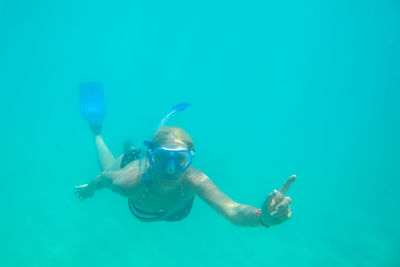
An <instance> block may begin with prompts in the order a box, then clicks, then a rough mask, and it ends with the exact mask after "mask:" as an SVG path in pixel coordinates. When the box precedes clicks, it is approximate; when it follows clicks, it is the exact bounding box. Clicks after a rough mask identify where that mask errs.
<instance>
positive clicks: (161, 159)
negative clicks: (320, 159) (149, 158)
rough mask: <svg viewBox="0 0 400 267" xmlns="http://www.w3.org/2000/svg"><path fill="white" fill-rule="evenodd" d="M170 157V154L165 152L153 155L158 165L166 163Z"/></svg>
mask: <svg viewBox="0 0 400 267" xmlns="http://www.w3.org/2000/svg"><path fill="white" fill-rule="evenodd" d="M169 157H170V155H169V153H168V152H165V151H162V150H160V151H157V152H156V153H154V155H153V161H154V162H156V163H164V162H165V161H166V160H168V159H169Z"/></svg>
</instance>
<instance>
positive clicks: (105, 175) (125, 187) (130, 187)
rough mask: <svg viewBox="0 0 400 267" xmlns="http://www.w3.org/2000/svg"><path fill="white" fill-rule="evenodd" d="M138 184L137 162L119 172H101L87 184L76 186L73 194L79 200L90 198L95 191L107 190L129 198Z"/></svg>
mask: <svg viewBox="0 0 400 267" xmlns="http://www.w3.org/2000/svg"><path fill="white" fill-rule="evenodd" d="M139 183H140V181H139V172H138V162H132V163H131V164H130V166H127V167H126V168H124V169H121V170H114V171H103V172H102V173H101V174H100V175H98V176H97V177H96V178H95V179H94V180H92V181H91V182H89V183H88V184H83V185H79V186H76V187H75V189H76V191H75V194H76V196H77V197H78V198H79V199H80V200H84V199H86V198H88V197H92V196H93V195H94V194H95V193H96V191H99V190H101V189H103V188H108V189H110V190H112V191H114V192H116V193H119V194H121V195H123V196H125V197H130V196H132V194H133V193H134V192H135V188H136V186H137V185H138V184H139Z"/></svg>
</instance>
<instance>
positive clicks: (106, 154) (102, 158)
mask: <svg viewBox="0 0 400 267" xmlns="http://www.w3.org/2000/svg"><path fill="white" fill-rule="evenodd" d="M95 142H96V149H97V155H98V158H99V163H100V168H101V171H104V170H110V169H112V168H114V167H116V165H117V164H118V163H117V162H116V160H115V159H114V156H113V155H112V154H111V151H110V150H109V149H108V147H107V146H106V144H105V143H104V140H103V138H102V137H101V135H96V136H95ZM118 160H119V161H121V160H120V158H118V159H117V161H118Z"/></svg>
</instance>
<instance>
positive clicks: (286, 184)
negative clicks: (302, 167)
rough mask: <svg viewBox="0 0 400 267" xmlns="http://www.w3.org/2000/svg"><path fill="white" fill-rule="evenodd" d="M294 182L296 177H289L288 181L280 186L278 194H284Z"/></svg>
mask: <svg viewBox="0 0 400 267" xmlns="http://www.w3.org/2000/svg"><path fill="white" fill-rule="evenodd" d="M295 180H296V175H294V174H293V175H292V176H290V177H289V179H287V181H286V182H285V183H284V184H283V185H282V187H281V189H280V190H279V192H281V193H282V194H286V192H287V191H288V189H289V187H290V186H291V185H292V183H293V182H294V181H295Z"/></svg>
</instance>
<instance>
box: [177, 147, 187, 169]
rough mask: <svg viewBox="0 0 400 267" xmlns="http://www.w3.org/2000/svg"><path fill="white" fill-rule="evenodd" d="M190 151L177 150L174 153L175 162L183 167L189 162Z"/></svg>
mask: <svg viewBox="0 0 400 267" xmlns="http://www.w3.org/2000/svg"><path fill="white" fill-rule="evenodd" d="M189 156H190V155H189V151H179V152H175V153H174V155H173V158H174V161H175V163H176V164H177V165H178V166H179V167H180V168H181V169H182V168H185V167H186V165H187V164H188V163H189Z"/></svg>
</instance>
